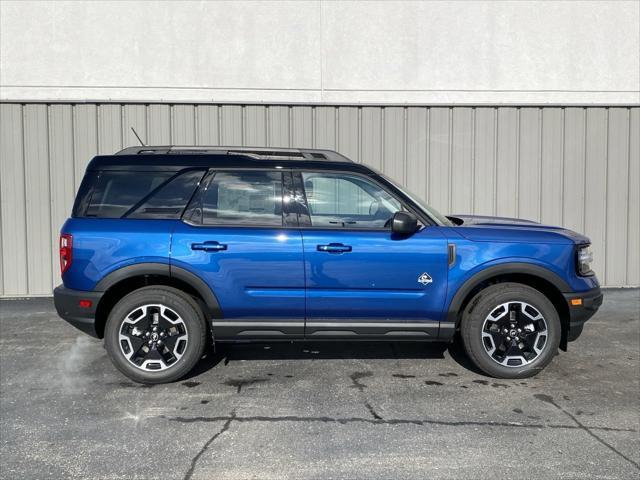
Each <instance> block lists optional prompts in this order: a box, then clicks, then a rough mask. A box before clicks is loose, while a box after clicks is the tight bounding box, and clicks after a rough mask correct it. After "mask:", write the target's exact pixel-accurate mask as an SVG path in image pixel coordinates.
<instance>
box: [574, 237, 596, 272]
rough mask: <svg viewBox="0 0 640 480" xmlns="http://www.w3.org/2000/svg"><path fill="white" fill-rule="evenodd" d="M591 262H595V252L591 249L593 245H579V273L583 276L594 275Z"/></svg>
mask: <svg viewBox="0 0 640 480" xmlns="http://www.w3.org/2000/svg"><path fill="white" fill-rule="evenodd" d="M591 262H593V252H592V251H591V245H583V246H581V247H578V256H577V267H578V275H582V276H583V277H584V276H588V275H593V270H591Z"/></svg>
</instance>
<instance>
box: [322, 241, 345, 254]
mask: <svg viewBox="0 0 640 480" xmlns="http://www.w3.org/2000/svg"><path fill="white" fill-rule="evenodd" d="M318 251H319V252H327V253H344V252H350V251H351V245H343V244H342V243H330V244H329V245H318Z"/></svg>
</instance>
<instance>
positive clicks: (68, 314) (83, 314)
mask: <svg viewBox="0 0 640 480" xmlns="http://www.w3.org/2000/svg"><path fill="white" fill-rule="evenodd" d="M103 294H104V292H84V291H80V290H71V289H69V288H65V287H64V286H63V285H60V286H58V287H56V288H55V290H54V291H53V303H54V305H55V306H56V311H57V312H58V315H59V316H60V317H61V318H63V319H64V320H66V321H67V322H69V323H70V324H71V325H73V326H74V327H76V328H78V329H79V330H82V331H83V332H84V333H87V334H89V335H91V336H92V337H96V338H100V337H101V335H100V334H99V332H98V331H97V330H96V318H95V317H96V308H97V307H98V303H99V302H100V299H101V298H102V295H103ZM81 300H85V301H89V302H91V305H90V306H87V307H81V306H80V301H81Z"/></svg>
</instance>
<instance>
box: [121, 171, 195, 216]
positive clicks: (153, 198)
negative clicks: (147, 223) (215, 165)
mask: <svg viewBox="0 0 640 480" xmlns="http://www.w3.org/2000/svg"><path fill="white" fill-rule="evenodd" d="M203 175H204V170H190V171H187V172H184V173H181V174H179V175H177V176H176V177H174V178H171V179H170V180H169V181H167V182H165V183H164V184H162V185H161V186H159V187H157V188H156V190H155V191H153V192H152V193H151V194H150V195H148V198H147V199H144V200H143V201H142V203H141V204H139V205H136V206H134V207H133V211H132V212H131V213H127V214H125V216H126V217H127V218H169V219H171V218H180V216H181V215H182V211H183V210H184V208H185V207H186V206H187V203H188V202H189V200H190V199H191V196H192V195H193V192H194V190H195V189H196V187H197V186H198V183H199V182H200V180H201V179H202V176H203Z"/></svg>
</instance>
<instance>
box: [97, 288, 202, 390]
mask: <svg viewBox="0 0 640 480" xmlns="http://www.w3.org/2000/svg"><path fill="white" fill-rule="evenodd" d="M147 304H159V305H164V306H167V307H169V308H171V309H172V310H174V311H175V312H176V313H177V314H178V315H179V316H180V318H181V319H182V321H183V322H184V323H185V326H186V328H187V332H188V335H189V339H188V342H187V347H186V349H185V351H184V354H183V356H182V357H181V358H180V359H179V360H178V361H177V362H176V363H175V364H174V365H172V366H171V367H169V368H167V369H165V370H161V371H157V372H152V371H145V370H141V369H139V368H136V367H134V366H133V365H132V364H131V363H130V362H129V360H127V359H126V358H125V356H124V354H123V353H122V350H121V348H120V340H119V331H120V328H121V325H122V322H123V320H124V319H125V317H126V316H127V315H128V314H129V313H131V312H132V311H133V310H135V309H136V308H138V307H141V306H143V305H147ZM205 338H206V325H205V323H204V316H203V314H202V312H201V311H199V308H198V307H197V304H196V303H195V302H193V301H192V300H191V299H188V298H187V297H186V294H183V293H182V292H180V291H179V290H176V289H173V288H170V287H144V288H141V289H139V290H136V291H134V292H132V293H130V294H128V295H126V296H125V297H123V298H122V299H121V300H120V301H119V302H118V303H117V304H116V305H115V306H114V308H113V309H112V310H111V312H110V313H109V317H108V319H107V323H106V326H105V337H104V342H105V347H106V350H107V353H108V354H109V357H110V358H111V361H112V362H113V364H114V365H115V366H116V368H118V370H120V371H121V372H122V373H123V374H124V375H126V376H127V377H129V378H130V379H131V380H134V381H136V382H139V383H149V384H152V383H166V382H171V381H174V380H178V379H180V378H181V377H183V376H184V375H186V374H187V373H188V372H189V371H190V370H191V369H192V368H193V367H194V366H195V364H196V363H197V362H198V361H199V360H200V358H201V356H202V353H203V351H204V347H205Z"/></svg>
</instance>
